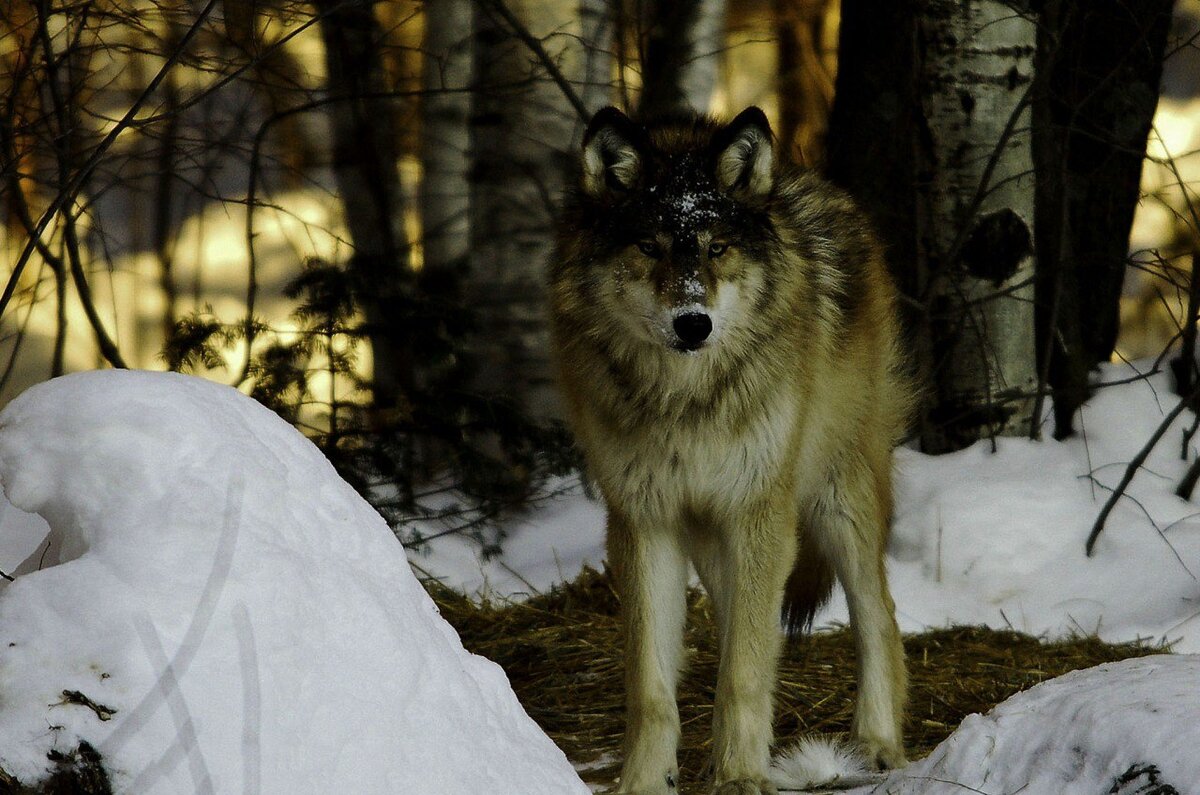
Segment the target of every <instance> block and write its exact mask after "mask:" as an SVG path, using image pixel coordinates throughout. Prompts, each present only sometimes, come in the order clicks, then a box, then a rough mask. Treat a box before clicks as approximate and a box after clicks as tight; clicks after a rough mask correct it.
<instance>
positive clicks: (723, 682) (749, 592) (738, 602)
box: [697, 501, 796, 795]
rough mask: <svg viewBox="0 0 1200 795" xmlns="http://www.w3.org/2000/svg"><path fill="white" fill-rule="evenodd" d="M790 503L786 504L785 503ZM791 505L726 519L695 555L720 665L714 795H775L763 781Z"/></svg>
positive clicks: (790, 551)
mask: <svg viewBox="0 0 1200 795" xmlns="http://www.w3.org/2000/svg"><path fill="white" fill-rule="evenodd" d="M788 502H790V501H788ZM795 526H796V515H795V511H794V509H792V508H791V506H790V504H789V505H787V506H781V505H779V504H778V503H777V504H774V505H771V504H767V505H763V506H762V507H761V508H759V509H758V510H755V511H751V512H750V515H749V516H744V517H737V518H734V519H731V521H730V522H729V525H728V530H727V531H725V532H722V533H721V534H720V538H719V539H718V540H717V541H716V542H715V543H714V544H713V545H711V546H710V547H709V548H708V549H707V550H704V551H701V552H700V555H698V556H697V557H698V558H699V557H701V556H703V557H704V558H706V560H704V561H703V562H700V560H697V563H698V565H699V566H700V567H702V568H703V569H704V570H705V572H704V574H702V576H704V578H705V587H706V588H708V590H709V593H710V594H711V595H712V596H713V600H714V603H715V607H716V613H717V625H718V626H717V629H718V634H719V639H720V653H721V667H720V672H719V673H718V676H717V697H716V704H715V709H714V714H713V774H714V785H715V792H716V794H717V795H774V793H775V788H774V786H772V785H771V784H770V783H769V782H768V781H767V770H768V767H769V765H770V746H771V736H772V717H773V716H772V702H773V700H774V692H775V675H776V667H777V665H778V661H779V650H780V644H781V641H782V630H781V627H780V622H779V615H780V607H781V604H782V601H783V589H784V585H785V583H786V582H787V576H788V572H789V571H790V569H791V565H792V560H793V558H794V556H795V552H796V531H795Z"/></svg>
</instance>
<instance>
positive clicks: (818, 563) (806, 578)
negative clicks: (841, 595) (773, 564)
mask: <svg viewBox="0 0 1200 795" xmlns="http://www.w3.org/2000/svg"><path fill="white" fill-rule="evenodd" d="M832 592H833V567H832V566H831V565H830V564H829V561H828V560H826V559H825V557H824V556H823V555H822V554H821V553H820V551H818V550H817V548H816V544H811V543H810V544H806V543H804V542H803V540H802V541H801V545H800V554H799V555H797V556H796V564H795V565H794V566H793V567H792V573H791V575H790V576H789V577H788V581H787V586H785V588H784V592H783V626H784V628H785V629H786V630H787V634H789V635H798V634H800V633H802V632H807V631H808V630H809V629H810V628H811V627H812V622H813V617H814V616H815V615H816V614H817V611H818V610H820V609H821V606H822V605H824V604H825V603H826V602H827V601H829V594H830V593H832Z"/></svg>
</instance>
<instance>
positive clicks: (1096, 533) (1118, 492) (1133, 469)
mask: <svg viewBox="0 0 1200 795" xmlns="http://www.w3.org/2000/svg"><path fill="white" fill-rule="evenodd" d="M1197 396H1200V387H1196V388H1195V389H1193V390H1192V391H1191V392H1189V393H1188V394H1187V395H1185V396H1184V397H1182V398H1180V400H1179V402H1178V403H1177V404H1175V408H1173V409H1171V411H1170V413H1169V414H1167V416H1166V417H1164V418H1163V421H1162V422H1161V423H1159V426H1158V428H1157V429H1156V430H1155V431H1154V434H1153V435H1152V436H1151V437H1150V440H1149V441H1147V442H1146V444H1145V446H1143V447H1142V449H1141V450H1140V451H1138V454H1137V455H1136V456H1134V457H1133V460H1132V461H1130V462H1129V466H1127V467H1126V468H1125V474H1124V475H1123V476H1122V477H1121V482H1120V483H1118V484H1117V487H1116V488H1115V489H1113V491H1112V494H1110V495H1108V500H1107V501H1105V503H1104V507H1103V508H1102V509H1101V510H1100V515H1099V516H1097V517H1096V522H1095V524H1093V525H1092V531H1091V532H1090V533H1089V534H1088V539H1087V545H1086V547H1085V549H1086V550H1087V556H1088V557H1089V558H1090V557H1091V556H1092V550H1093V549H1094V548H1095V546H1096V539H1097V538H1099V537H1100V533H1101V531H1102V530H1104V523H1105V521H1107V520H1108V515H1109V514H1110V513H1112V509H1113V508H1114V507H1115V506H1116V504H1117V500H1119V499H1121V497H1122V496H1124V494H1125V489H1126V488H1127V487H1128V486H1129V484H1130V482H1131V481H1132V480H1133V477H1134V475H1136V474H1137V471H1138V470H1139V469H1141V467H1142V464H1144V463H1145V462H1146V459H1147V458H1148V457H1149V456H1150V451H1152V450H1153V449H1154V446H1155V445H1156V444H1158V441H1159V440H1160V439H1162V437H1163V434H1165V433H1166V432H1167V429H1168V428H1169V427H1171V423H1173V422H1175V419H1176V418H1177V417H1178V416H1179V415H1180V414H1182V413H1183V411H1184V409H1186V408H1187V407H1188V406H1189V405H1191V403H1192V401H1193V400H1195V399H1196V397H1197Z"/></svg>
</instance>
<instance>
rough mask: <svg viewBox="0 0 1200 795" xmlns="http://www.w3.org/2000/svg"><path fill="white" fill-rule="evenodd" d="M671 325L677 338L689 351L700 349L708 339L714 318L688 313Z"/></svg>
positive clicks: (699, 313) (700, 313) (697, 313)
mask: <svg viewBox="0 0 1200 795" xmlns="http://www.w3.org/2000/svg"><path fill="white" fill-rule="evenodd" d="M671 325H672V327H673V328H674V329H675V336H676V337H679V341H680V342H682V343H683V347H684V348H686V349H688V350H689V351H694V350H696V349H697V348H699V347H700V346H701V345H702V344H703V343H704V341H705V340H706V339H708V335H709V334H711V333H712V327H713V326H712V318H710V317H709V316H708V315H706V314H704V313H703V312H688V313H686V314H683V315H679V316H677V317H676V318H675V320H674V321H673V322H672V324H671Z"/></svg>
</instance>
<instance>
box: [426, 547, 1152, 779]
mask: <svg viewBox="0 0 1200 795" xmlns="http://www.w3.org/2000/svg"><path fill="white" fill-rule="evenodd" d="M430 590H431V593H432V594H433V596H434V599H435V601H436V602H437V603H438V605H439V607H440V608H441V611H442V615H443V616H444V617H445V618H446V619H447V620H448V621H449V622H450V623H451V624H453V625H454V627H455V628H456V629H457V630H458V632H459V634H460V635H461V636H462V640H463V644H464V645H465V646H466V647H467V648H468V649H470V650H471V651H473V652H476V653H478V654H482V655H483V656H485V657H488V658H489V659H492V660H494V661H496V662H497V663H499V664H500V665H501V666H503V667H504V670H505V671H507V672H508V677H509V680H510V681H511V682H512V686H513V689H514V690H515V691H516V694H517V696H518V698H520V700H521V703H522V704H523V705H524V706H525V709H526V710H527V711H528V712H529V714H530V716H531V717H533V719H534V720H536V721H537V722H538V723H539V724H540V725H541V726H542V728H543V729H545V731H546V732H547V733H548V734H549V735H550V737H552V738H553V739H554V741H555V742H556V743H558V745H559V747H560V748H562V749H563V751H564V752H566V754H567V756H568V757H569V758H570V759H571V761H573V762H575V763H577V764H579V763H593V765H594V766H592V767H590V768H589V769H587V770H586V771H585V772H584V773H583V776H584V779H585V780H587V781H589V782H598V783H611V782H612V781H613V780H614V779H615V777H616V776H617V774H618V772H619V771H618V764H619V759H620V742H621V732H622V721H623V719H624V716H623V712H624V710H623V706H622V699H623V685H622V661H621V650H620V634H619V624H618V618H617V598H616V595H615V593H614V592H613V589H612V586H611V584H610V582H609V579H608V577H607V575H606V574H603V573H599V572H595V571H590V570H588V571H584V573H583V574H582V575H581V576H580V577H579V578H578V579H577V580H576V581H575V582H573V583H569V584H566V585H563V586H561V587H558V588H555V589H554V590H553V591H551V592H550V593H548V594H544V595H541V596H537V597H535V598H533V599H530V600H529V601H528V602H524V603H521V604H513V605H486V604H485V605H483V606H479V605H477V604H474V603H472V602H471V601H469V600H467V599H465V598H464V597H462V596H461V595H458V594H455V593H453V592H451V591H449V590H447V589H445V588H441V587H438V586H436V585H431V586H430ZM688 603H689V611H690V615H689V622H688V630H687V647H688V659H689V664H688V670H687V673H686V675H685V676H684V678H683V681H682V684H681V686H680V693H679V705H680V716H681V718H682V722H683V743H682V748H681V750H680V755H679V764H680V774H681V777H682V779H683V780H682V782H681V793H684V795H687V794H688V793H699V792H702V791H703V787H702V786H701V784H702V772H703V768H704V765H705V762H706V760H707V757H708V753H709V749H710V743H709V736H708V733H709V728H710V727H711V725H712V700H713V689H714V686H715V683H716V667H717V658H716V644H715V638H714V634H713V628H712V627H713V623H712V616H711V612H710V610H709V606H708V603H707V601H706V599H705V598H704V596H703V594H702V593H700V592H698V591H697V592H693V593H692V594H691V595H690V597H689V600H688ZM905 648H906V650H907V652H908V664H909V675H910V683H911V684H910V689H909V692H910V709H909V714H908V723H907V726H906V728H905V739H906V742H907V746H908V751H909V756H910V757H911V758H914V759H915V758H918V757H921V756H923V755H925V754H926V753H928V752H929V751H930V749H932V748H933V747H934V746H935V745H937V743H939V742H941V740H943V739H944V738H945V737H946V736H947V735H948V734H950V732H951V731H952V730H953V729H954V727H955V726H957V725H958V723H959V721H961V720H962V719H963V717H965V716H966V715H968V714H970V713H972V712H986V711H987V710H988V709H990V708H991V707H993V706H994V705H996V704H997V703H999V702H1001V701H1003V700H1004V699H1006V698H1008V697H1009V696H1011V695H1012V694H1013V693H1016V692H1018V691H1020V690H1024V689H1026V688H1029V687H1031V686H1033V685H1035V684H1037V683H1038V682H1042V681H1044V680H1046V679H1050V678H1052V677H1055V676H1059V675H1061V674H1064V673H1067V672H1068V671H1073V670H1076V669H1079V668H1087V667H1089V666H1092V665H1098V664H1100V663H1103V662H1110V661H1113V660H1120V659H1124V658H1126V657H1140V656H1143V655H1146V654H1154V653H1158V652H1162V651H1165V649H1163V648H1161V647H1153V646H1148V645H1144V644H1119V645H1111V644H1106V643H1102V642H1101V641H1099V640H1096V639H1095V638H1087V637H1081V638H1077V639H1074V640H1068V641H1060V642H1055V643H1043V642H1041V641H1039V640H1038V639H1037V638H1033V637H1030V636H1029V635H1023V634H1021V633H1018V632H1011V631H997V630H991V629H986V628H979V627H955V628H951V629H943V630H935V631H931V632H925V633H922V634H920V635H912V636H909V637H907V638H905ZM854 689H855V685H854V644H853V640H852V639H851V637H850V635H849V633H848V632H847V631H845V630H844V629H842V630H836V631H829V632H818V633H815V634H813V635H810V636H808V637H805V638H801V639H798V640H795V641H793V642H792V643H791V644H790V646H789V648H788V649H787V651H786V652H785V656H784V661H783V664H782V666H781V670H780V684H779V691H778V698H777V699H776V701H777V708H776V715H775V733H776V738H777V740H778V741H779V743H780V744H781V745H782V744H787V743H790V742H791V741H792V740H794V739H796V738H797V737H799V736H800V735H802V734H806V733H809V732H821V733H832V732H845V731H846V730H847V729H848V728H849V726H850V718H851V712H852V709H853V697H854Z"/></svg>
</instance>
